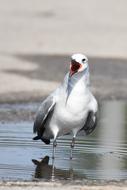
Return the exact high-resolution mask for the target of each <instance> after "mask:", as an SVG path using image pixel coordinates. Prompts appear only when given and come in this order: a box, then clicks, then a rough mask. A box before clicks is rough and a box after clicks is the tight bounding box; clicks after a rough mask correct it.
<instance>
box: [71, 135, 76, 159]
mask: <svg viewBox="0 0 127 190" xmlns="http://www.w3.org/2000/svg"><path fill="white" fill-rule="evenodd" d="M74 146H75V137H73V139H72V142H71V154H70V159H72V154H73V149H74Z"/></svg>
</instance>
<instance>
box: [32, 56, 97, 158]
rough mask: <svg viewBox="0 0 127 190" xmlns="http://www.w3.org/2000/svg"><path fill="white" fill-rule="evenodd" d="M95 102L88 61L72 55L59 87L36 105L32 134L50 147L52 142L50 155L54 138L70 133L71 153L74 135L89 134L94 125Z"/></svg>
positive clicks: (95, 115)
mask: <svg viewBox="0 0 127 190" xmlns="http://www.w3.org/2000/svg"><path fill="white" fill-rule="evenodd" d="M97 111H98V103H97V100H96V99H95V97H94V96H93V94H92V93H91V91H90V80H89V65H88V58H87V57H86V56H85V55H83V54H79V53H78V54H73V55H72V56H71V61H70V69H69V72H68V73H67V74H66V75H65V78H64V80H63V82H62V83H61V85H60V86H59V87H58V88H57V89H56V90H55V91H53V92H52V93H51V94H50V95H49V96H48V97H47V98H46V99H45V100H44V101H43V102H42V103H41V105H40V107H39V109H38V111H37V114H36V118H35V121H34V126H33V132H34V133H37V136H35V137H34V138H33V140H39V139H41V140H42V141H43V142H44V143H45V144H50V140H51V139H53V154H52V158H54V157H55V149H56V145H57V138H58V137H59V136H63V135H66V134H72V142H71V154H70V159H72V150H73V148H74V146H75V139H76V135H77V133H78V132H79V131H81V130H84V131H85V134H86V135H88V134H90V133H91V132H92V131H93V130H94V129H95V127H96V125H97Z"/></svg>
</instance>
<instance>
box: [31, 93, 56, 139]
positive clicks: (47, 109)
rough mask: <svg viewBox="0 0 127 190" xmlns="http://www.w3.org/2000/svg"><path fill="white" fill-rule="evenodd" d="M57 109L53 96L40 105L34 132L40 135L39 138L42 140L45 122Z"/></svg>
mask: <svg viewBox="0 0 127 190" xmlns="http://www.w3.org/2000/svg"><path fill="white" fill-rule="evenodd" d="M54 107H55V101H54V99H53V97H52V96H48V97H47V98H46V99H45V100H44V101H43V102H42V104H41V105H40V107H39V109H38V111H37V114H36V119H35V122H34V127H33V132H34V133H37V134H38V138H40V137H41V136H42V134H43V132H44V130H45V126H44V124H45V122H46V119H47V118H48V115H49V114H50V113H51V112H52V111H53V109H54Z"/></svg>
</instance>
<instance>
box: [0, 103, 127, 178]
mask: <svg viewBox="0 0 127 190" xmlns="http://www.w3.org/2000/svg"><path fill="white" fill-rule="evenodd" d="M25 106H26V105H25V104H24V105H22V106H19V105H18V109H20V107H21V108H23V107H24V109H26V107H25ZM13 107H14V106H13ZM35 107H36V106H35V104H34V105H33V106H32V104H31V106H29V108H28V109H35ZM3 108H4V109H5V110H6V109H7V106H5V107H4V106H3ZM3 108H1V109H3ZM99 117H100V119H99V122H98V127H97V128H96V129H95V131H94V132H93V133H92V135H89V136H87V137H85V136H83V135H82V134H80V136H78V137H77V140H76V146H75V148H74V150H73V159H72V160H70V159H69V157H70V142H71V138H72V137H71V136H64V137H61V138H59V139H58V146H57V149H56V157H55V160H54V161H53V160H52V158H51V157H52V144H51V145H44V144H43V143H42V142H41V141H36V142H35V141H33V140H32V138H33V136H34V135H33V133H32V127H33V123H32V122H19V123H18V122H16V123H14V122H5V123H3V124H2V123H0V179H1V180H35V179H37V178H39V179H43V180H61V179H64V180H70V179H72V180H75V179H79V180H80V179H88V180H93V179H95V180H101V179H102V180H108V181H111V180H116V181H119V180H126V179H127V103H125V102H122V101H118V102H117V101H109V102H104V103H102V104H101V107H100V116H99Z"/></svg>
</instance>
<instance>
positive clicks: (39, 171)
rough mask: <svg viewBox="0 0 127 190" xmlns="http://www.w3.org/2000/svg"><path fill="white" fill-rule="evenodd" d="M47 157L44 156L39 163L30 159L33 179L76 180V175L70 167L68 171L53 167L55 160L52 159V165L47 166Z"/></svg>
mask: <svg viewBox="0 0 127 190" xmlns="http://www.w3.org/2000/svg"><path fill="white" fill-rule="evenodd" d="M49 160H50V158H49V156H45V157H44V158H42V159H41V160H40V161H39V160H36V159H32V162H33V163H34V165H35V166H36V167H35V173H34V178H36V179H45V180H51V181H54V180H67V179H69V180H74V179H75V178H76V179H77V177H78V176H77V175H76V173H75V172H74V170H73V168H72V166H71V167H70V168H69V169H68V170H65V169H61V168H57V167H56V166H55V161H56V160H55V159H52V163H51V164H49Z"/></svg>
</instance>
